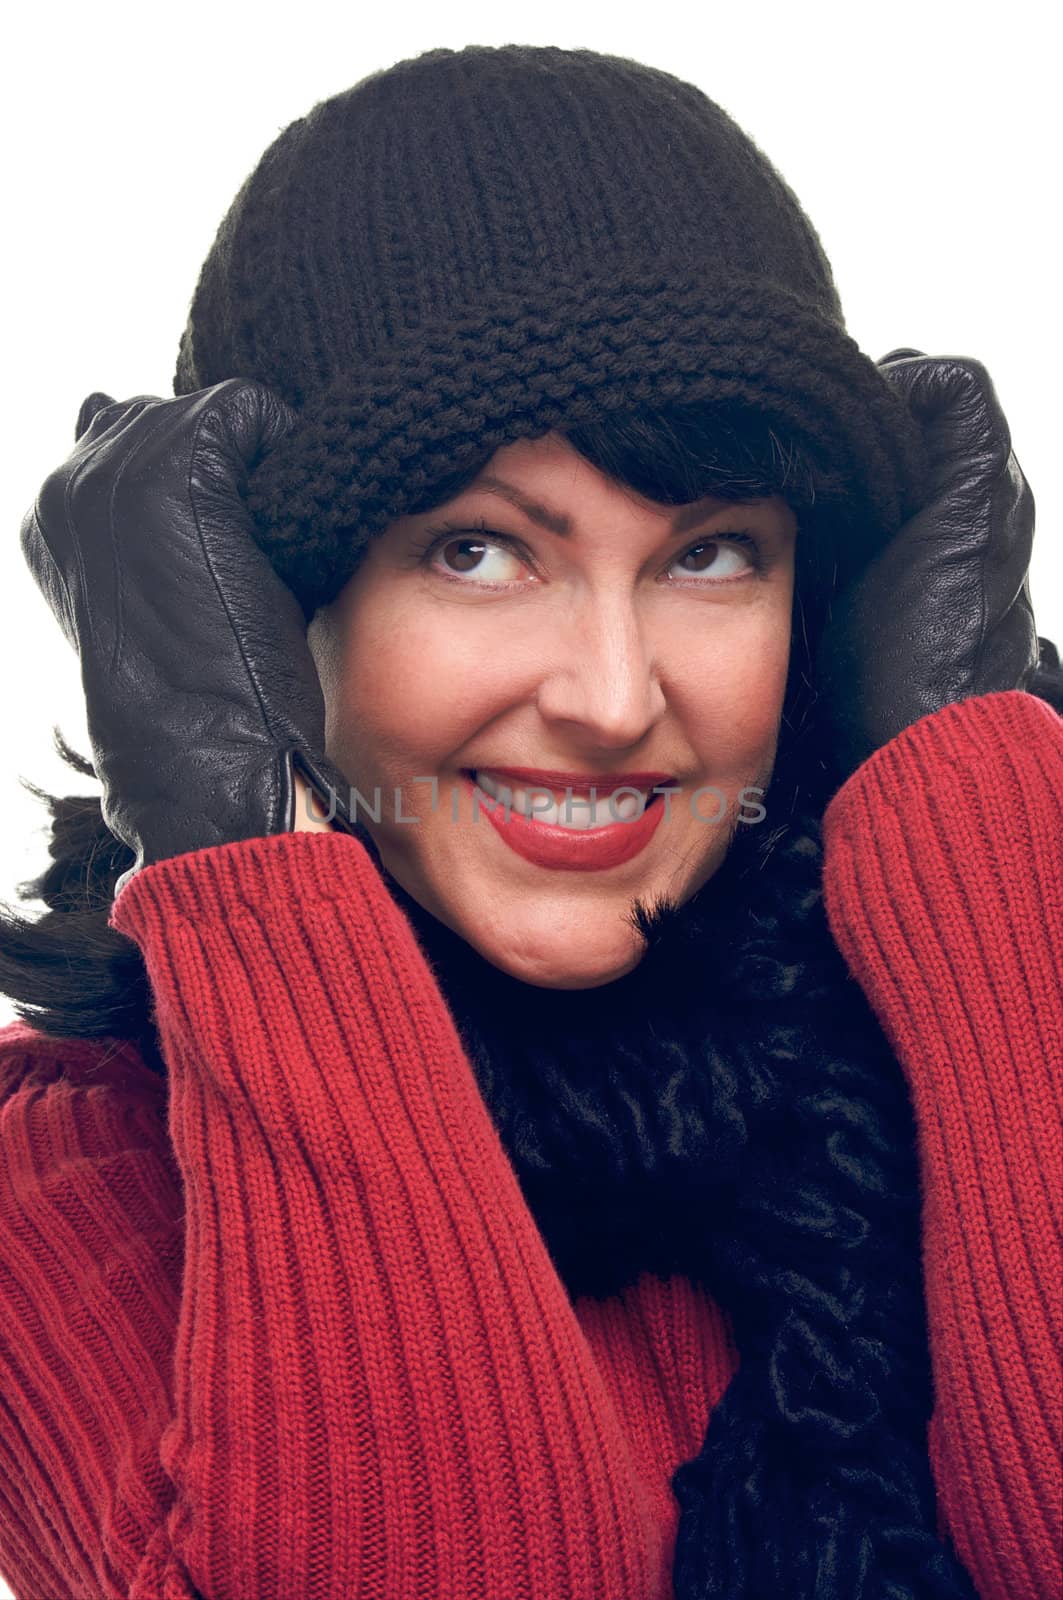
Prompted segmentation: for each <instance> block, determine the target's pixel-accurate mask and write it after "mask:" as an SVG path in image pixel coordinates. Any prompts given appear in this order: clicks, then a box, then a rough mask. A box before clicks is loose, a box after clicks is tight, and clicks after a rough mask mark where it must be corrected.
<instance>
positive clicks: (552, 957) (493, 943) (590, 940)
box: [458, 918, 644, 989]
mask: <svg viewBox="0 0 1063 1600" xmlns="http://www.w3.org/2000/svg"><path fill="white" fill-rule="evenodd" d="M618 921H619V922H620V925H619V928H618V929H615V930H609V929H606V928H604V927H601V926H599V927H597V928H588V929H581V928H579V927H573V926H570V927H568V928H567V929H565V930H564V931H562V930H561V928H560V926H559V925H558V924H555V925H554V926H553V928H552V930H548V931H545V932H543V933H542V934H538V935H537V934H535V933H531V932H522V931H521V930H516V929H511V930H508V931H507V937H505V938H499V937H495V936H494V932H493V930H492V932H491V933H490V934H487V935H486V936H485V933H484V928H483V926H482V924H481V925H478V926H475V927H468V926H464V925H463V926H462V927H461V928H459V930H458V931H459V932H460V933H461V935H462V937H463V938H464V939H465V940H466V941H467V943H469V944H471V945H472V946H473V947H474V948H475V949H476V950H477V951H478V952H479V953H480V955H481V956H483V958H484V960H485V961H489V962H490V963H491V965H492V966H493V967H498V968H499V969H500V970H501V971H502V972H507V973H508V974H509V975H510V977H512V978H517V979H519V981H520V982H521V983H528V984H533V985H534V986H535V987H537V988H540V989H596V988H599V987H600V986H601V985H602V984H606V983H613V982H614V981H615V980H616V979H617V978H623V977H625V976H626V975H627V973H629V972H631V971H633V970H634V968H635V967H637V966H638V964H639V962H640V961H641V960H642V957H643V954H644V945H643V941H642V939H641V938H640V937H639V936H638V935H637V934H636V933H635V931H634V929H632V928H630V927H628V926H626V925H625V924H624V923H623V922H622V921H620V919H619V918H618Z"/></svg>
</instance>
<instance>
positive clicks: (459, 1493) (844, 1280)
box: [0, 46, 1063, 1600]
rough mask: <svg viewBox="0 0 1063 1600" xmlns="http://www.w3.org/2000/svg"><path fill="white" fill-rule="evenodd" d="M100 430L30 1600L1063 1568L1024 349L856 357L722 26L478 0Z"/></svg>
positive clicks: (31, 1386)
mask: <svg viewBox="0 0 1063 1600" xmlns="http://www.w3.org/2000/svg"><path fill="white" fill-rule="evenodd" d="M77 431H78V443H77V448H76V449H75V452H74V454H73V455H72V457H71V458H70V460H69V461H68V462H67V463H66V464H65V465H64V466H63V467H62V468H60V469H59V470H58V471H57V472H56V473H55V474H53V475H52V477H51V478H50V479H49V480H48V482H47V483H46V484H45V486H44V488H43V490H42V492H41V495H40V496H39V497H38V500H37V502H36V505H35V507H34V510H33V511H32V512H31V513H30V514H29V515H28V516H27V519H26V523H25V524H24V528H23V548H24V550H25V553H26V556H27V559H28V560H29V563H30V565H31V568H32V570H33V572H34V575H35V577H36V578H37V581H38V582H39V584H40V585H41V587H42V589H43V590H44V592H45V594H46V595H47V597H48V599H49V601H50V603H51V605H52V608H53V610H54V612H55V614H56V616H57V618H58V620H59V621H60V624H61V625H62V626H63V628H64V630H65V632H66V633H67V636H68V637H69V638H70V640H71V642H72V643H73V644H74V645H75V647H76V648H77V649H78V651H79V654H80V657H81V663H82V674H83V679H84V683H85V691H86V702H87V707H88V717H89V730H90V737H91V740H92V747H93V769H94V770H95V772H96V773H97V775H98V776H99V778H100V781H101V785H102V790H103V795H102V801H101V803H100V805H99V806H97V807H95V808H94V809H93V808H92V807H90V806H89V805H88V803H87V802H82V803H81V804H80V805H79V804H77V803H76V802H73V801H66V802H62V801H55V802H53V816H54V819H55V822H54V832H53V856H54V858H55V859H54V861H53V864H52V866H51V868H50V869H49V870H48V872H46V873H45V874H44V875H43V876H42V878H41V880H40V882H39V885H38V886H36V887H37V888H38V889H39V892H41V893H42V894H43V895H44V897H45V899H46V901H47V902H48V904H49V906H50V908H51V909H50V911H49V914H48V915H47V916H46V917H45V918H44V919H43V920H42V922H41V923H40V924H39V925H37V924H30V923H28V922H25V921H20V920H19V919H16V918H10V919H9V920H8V923H7V924H6V932H5V944H4V949H5V957H4V969H3V970H4V978H5V983H6V986H7V989H8V992H9V993H11V994H12V995H13V996H15V997H16V998H17V999H18V1000H19V1002H20V1005H21V1007H22V1008H23V1009H22V1016H23V1018H24V1020H23V1021H21V1022H19V1023H17V1024H15V1025H13V1026H12V1027H10V1028H8V1029H7V1030H5V1031H4V1034H3V1052H2V1056H0V1059H2V1062H3V1070H4V1085H3V1101H2V1104H3V1107H4V1124H3V1138H2V1140H0V1151H2V1156H3V1161H2V1166H0V1171H2V1176H3V1187H2V1190H0V1193H2V1197H3V1203H2V1211H0V1215H2V1218H3V1227H2V1231H0V1239H2V1241H3V1248H2V1253H0V1263H2V1270H3V1283H4V1296H5V1318H4V1323H3V1332H2V1335H0V1356H2V1361H3V1376H4V1397H5V1406H4V1424H3V1430H2V1437H3V1442H4V1451H5V1460H6V1463H7V1468H8V1470H7V1472H6V1474H5V1496H4V1500H3V1517H2V1519H0V1538H2V1546H0V1570H3V1572H4V1573H5V1575H6V1576H7V1577H8V1580H9V1582H11V1583H12V1585H13V1587H14V1589H15V1592H16V1594H18V1595H20V1596H22V1595H33V1596H35V1597H41V1596H45V1595H48V1596H52V1595H55V1596H58V1595H61V1594H62V1595H66V1594H77V1595H90V1594H91V1595H97V1594H99V1595H108V1596H117V1595H122V1596H125V1595H128V1596H131V1597H136V1600H142V1597H147V1596H167V1597H176V1596H193V1595H199V1596H201V1597H203V1600H220V1597H222V1596H237V1595H239V1596H248V1595H254V1596H256V1597H263V1600H264V1597H267V1596H284V1597H285V1600H294V1597H297V1596H307V1597H315V1600H316V1597H325V1596H329V1597H331V1596H344V1597H350V1596H355V1595H359V1596H388V1597H400V1596H414V1595H417V1596H426V1597H427V1596H437V1595H438V1596H451V1595H460V1596H469V1597H472V1596H481V1597H486V1596H491V1597H498V1600H501V1597H503V1596H504V1597H506V1600H510V1597H512V1596H515V1595H527V1596H529V1597H532V1596H534V1597H540V1596H542V1597H547V1596H549V1597H550V1600H554V1597H556V1596H579V1597H583V1596H608V1597H609V1600H619V1597H621V1596H623V1597H637V1600H645V1597H646V1596H651V1595H652V1596H664V1595H671V1594H674V1595H675V1596H677V1597H693V1596H703V1595H710V1594H711V1595H719V1596H727V1597H734V1600H737V1597H740V1596H742V1597H746V1596H748V1597H753V1596H756V1597H762V1596H768V1595H770V1596H773V1597H774V1596H780V1597H786V1596H793V1597H795V1600H796V1597H798V1596H802V1597H804V1596H809V1597H811V1596H813V1595H815V1596H817V1597H825V1596H831V1597H834V1596H837V1597H841V1596H845V1597H847V1600H849V1597H861V1600H870V1597H872V1596H874V1597H878V1596H881V1597H883V1600H884V1597H886V1596H890V1597H900V1596H905V1597H908V1596H910V1597H913V1600H914V1597H917V1596H918V1597H919V1600H924V1597H930V1596H934V1597H938V1596H959V1595H964V1596H970V1595H972V1594H978V1595H980V1596H983V1597H994V1600H996V1597H1003V1596H1004V1595H1007V1596H1008V1597H1009V1600H1015V1597H1017V1596H1026V1597H1033V1596H1038V1597H1044V1596H1047V1595H1048V1594H1049V1593H1050V1592H1053V1587H1054V1585H1055V1583H1056V1581H1057V1579H1058V1576H1059V1565H1058V1555H1057V1553H1056V1550H1057V1546H1056V1540H1055V1533H1056V1529H1055V1527H1054V1526H1053V1517H1054V1516H1055V1515H1057V1513H1056V1510H1055V1507H1056V1505H1057V1503H1058V1498H1059V1493H1058V1491H1059V1482H1060V1473H1059V1466H1058V1455H1057V1453H1056V1451H1055V1448H1054V1438H1053V1433H1054V1430H1055V1431H1057V1432H1058V1406H1056V1404H1055V1388H1054V1380H1055V1364H1054V1358H1053V1346H1052V1327H1051V1326H1050V1312H1051V1310H1052V1309H1053V1306H1052V1305H1050V1303H1049V1302H1050V1288H1049V1285H1050V1283H1051V1282H1052V1274H1053V1271H1054V1270H1055V1268H1056V1267H1057V1266H1058V1237H1059V1231H1058V1218H1057V1216H1056V1214H1055V1212H1054V1211H1053V1196H1052V1191H1051V1186H1050V1182H1049V1180H1050V1177H1051V1175H1052V1172H1053V1170H1054V1169H1053V1163H1055V1164H1056V1165H1057V1166H1058V1155H1059V1143H1060V1137H1059V1121H1058V1113H1056V1114H1055V1116H1054V1115H1053V1096H1052V1092H1051V1090H1052V1079H1051V1067H1052V1060H1053V1057H1055V1059H1056V1060H1057V1061H1058V1053H1059V1043H1060V1038H1061V1034H1063V1018H1061V1014H1060V1003H1059V995H1058V988H1057V981H1056V976H1055V974H1056V972H1057V970H1058V957H1059V955H1060V900H1061V892H1063V882H1061V872H1060V861H1059V852H1058V840H1059V826H1060V815H1059V812H1060V805H1059V799H1058V794H1059V777H1060V768H1061V757H1063V724H1061V721H1060V717H1059V715H1058V709H1059V708H1060V707H1061V706H1063V700H1061V699H1060V677H1059V673H1058V670H1057V669H1058V660H1057V658H1056V657H1055V653H1054V650H1053V649H1052V647H1051V646H1050V645H1049V644H1048V643H1047V641H1041V642H1040V644H1041V649H1040V651H1039V648H1038V646H1039V641H1038V639H1037V635H1036V632H1035V630H1034V625H1033V617H1032V613H1031V609H1030V601H1029V593H1028V587H1027V583H1026V572H1027V568H1028V562H1029V554H1030V541H1031V537H1032V501H1031V498H1030V494H1029V490H1028V487H1027V485H1026V483H1025V480H1024V479H1023V477H1022V474H1021V473H1020V472H1019V470H1018V467H1017V465H1016V463H1015V461H1014V457H1013V456H1012V455H1011V454H1010V441H1009V439H1008V432H1007V425H1006V422H1005V421H1004V418H1003V417H1002V416H1001V414H1000V410H999V406H998V405H997V402H996V399H995V396H994V394H993V390H992V385H991V383H990V381H989V379H988V376H987V375H986V374H985V372H984V369H982V368H981V367H979V365H978V364H977V363H976V362H970V361H963V360H959V359H954V358H943V359H938V360H934V359H931V358H928V357H924V356H922V355H921V354H920V353H919V352H913V351H898V352H895V353H894V355H893V357H890V358H886V359H885V361H884V362H883V363H882V364H881V365H880V366H878V367H876V366H875V365H874V364H873V363H872V362H870V361H869V360H867V358H866V357H864V356H863V355H862V354H861V353H860V352H859V351H858V350H857V349H856V347H855V345H854V344H853V342H852V341H851V340H850V339H849V338H848V336H847V335H846V334H845V332H844V326H843V323H842V317H841V310H840V307H839V304H838V299H837V294H836V291H835V289H834V285H833V282H832V279H831V274H830V268H829V266H828V264H827V262H826V259H825V257H824V255H823V252H822V249H821V246H820V244H819V241H818V238H817V236H816V234H815V232H814V229H813V228H812V227H811V225H810V224H809V222H808V220H807V218H805V217H804V215H803V213H802V212H801V211H800V208H799V207H798V205H797V202H796V200H795V198H794V196H793V195H792V193H791V192H790V191H789V189H788V188H787V187H786V185H785V184H784V183H783V182H782V180H781V179H780V178H779V176H778V174H777V173H775V171H774V169H773V168H771V166H770V165H769V164H768V162H767V161H766V160H765V158H764V157H763V156H762V155H761V154H760V152H759V151H757V150H756V148H755V147H754V146H753V145H752V143H751V142H750V141H749V140H748V138H747V137H746V136H745V135H744V134H743V133H742V132H741V131H740V130H739V129H738V128H737V127H736V126H735V125H734V124H733V123H732V122H731V121H730V119H728V118H727V117H726V116H725V115H724V113H723V112H722V111H720V109H719V108H718V107H716V106H714V105H713V104H712V103H711V102H710V101H708V100H707V99H706V98H705V96H704V95H703V94H702V93H701V92H700V91H699V90H697V89H695V88H694V87H692V86H690V85H688V84H684V83H682V82H680V81H679V80H677V79H675V78H672V77H670V76H669V75H667V74H665V73H663V72H660V71H657V70H655V69H650V68H647V67H644V66H641V65H639V64H637V63H634V62H629V61H625V60H622V59H619V58H615V57H608V56H602V55H598V54H595V53H593V52H591V51H586V50H576V51H563V50H559V49H553V48H533V47H525V46H506V47H504V48H499V49H494V48H486V47H479V46H470V47H468V48H467V49H465V50H462V51H450V50H433V51H430V52H428V53H427V54H425V55H422V56H420V57H417V58H415V59H413V60H411V61H405V62H402V63H400V64H398V65H397V66H396V67H393V68H391V69H390V70H389V71H387V72H384V73H378V74H375V75H373V76H372V77H370V78H368V79H366V80H364V81H363V82H362V83H360V84H358V85H357V86H356V87H355V88H354V89H353V90H351V91H349V92H347V93H346V94H343V95H339V96H336V97H335V98H334V99H332V100H330V101H326V102H324V103H323V104H322V105H320V106H318V107H316V108H315V110H314V111H313V112H312V113H310V115H309V116H308V117H306V118H304V119H301V120H300V121H299V122H297V123H295V124H293V125H292V126H291V127H290V128H288V129H287V130H285V132H284V133H282V134H281V136H280V137H279V138H278V139H277V140H276V141H275V143H274V145H273V146H271V148H270V150H269V151H267V152H266V155H265V156H264V157H263V160H262V162H261V163H260V165H259V167H258V168H257V169H256V171H255V172H254V173H253V174H252V175H251V177H250V178H249V179H248V181H247V183H246V184H245V186H244V188H243V189H242V190H241V193H240V195H239V196H238V197H237V199H236V201H235V202H234V205H233V208H232V209H231V211H230V213H229V215H228V217H227V218H226V220H225V222H224V223H223V225H222V228H221V230H220V232H219V235H218V238H217V240H216V242H215V245H214V247H213V249H212V251H211V253H210V256H209V257H208V260H207V262H206V264H205V266H204V269H203V273H202V275H201V278H200V283H199V286H198V288H197V292H196V296H195V299H194V301H193V305H192V310H191V315H190V319H189V323H188V328H187V330H186V333H185V336H184V338H183V340H182V345H181V352H180V358H179V364H178V372H177V378H176V382H175V398H174V399H173V400H153V399H148V398H144V397H141V398H140V399H137V400H135V401H132V402H129V403H127V404H119V403H116V402H114V401H112V400H110V399H109V398H108V397H107V396H102V395H96V396H92V397H90V399H89V401H87V402H86V404H85V406H84V407H83V408H82V413H81V416H80V418H79V420H78V430H77ZM972 596H975V597H976V598H977V600H978V602H979V603H978V604H977V605H975V604H972V600H971V597H972ZM1039 656H1040V664H1039ZM75 760H76V758H75ZM85 765H87V764H85ZM507 779H508V780H509V781H508V782H507ZM592 785H594V786H595V788H596V789H597V790H598V793H597V794H592V793H591V786H592ZM536 786H538V788H537V787H536ZM544 786H545V787H544ZM313 796H316V797H317V802H318V804H317V805H314V804H312V803H311V801H312V797H313ZM625 797H626V798H625ZM666 806H667V807H668V809H667V810H666ZM535 811H539V812H541V815H540V816H539V817H538V818H537V817H536V816H535V815H534V812H535ZM1056 1327H1057V1331H1058V1318H1057V1322H1056Z"/></svg>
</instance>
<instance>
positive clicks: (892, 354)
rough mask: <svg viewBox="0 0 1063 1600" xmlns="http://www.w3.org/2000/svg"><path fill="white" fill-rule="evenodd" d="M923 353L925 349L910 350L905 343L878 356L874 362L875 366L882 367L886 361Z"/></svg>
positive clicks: (901, 359)
mask: <svg viewBox="0 0 1063 1600" xmlns="http://www.w3.org/2000/svg"><path fill="white" fill-rule="evenodd" d="M925 355H926V351H925V350H910V349H908V347H907V346H906V345H901V346H900V347H899V348H898V349H896V350H890V351H889V352H888V354H886V355H884V356H879V358H878V360H877V361H876V362H875V365H876V367H884V366H885V365H886V363H887V361H904V360H906V359H907V358H908V357H909V356H925Z"/></svg>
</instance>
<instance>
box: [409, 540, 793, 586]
mask: <svg viewBox="0 0 1063 1600" xmlns="http://www.w3.org/2000/svg"><path fill="white" fill-rule="evenodd" d="M424 560H425V561H426V562H427V564H428V566H429V569H430V570H432V571H434V572H436V573H437V574H438V575H439V576H440V577H443V578H446V579H448V580H450V581H452V582H455V583H465V584H466V586H467V587H471V588H475V587H477V586H480V587H483V588H499V589H502V588H508V587H510V586H511V585H512V583H513V582H514V581H515V580H519V578H520V574H521V571H522V570H525V571H526V570H527V569H528V566H529V563H528V562H527V561H524V560H522V559H521V557H520V556H519V555H518V554H517V552H516V551H515V550H513V549H511V548H510V544H509V541H508V540H507V539H506V538H505V537H504V536H502V535H498V534H495V535H491V534H489V533H488V532H487V531H486V530H483V531H481V529H480V528H479V526H478V527H477V528H476V529H475V531H474V530H471V529H470V530H469V531H468V532H461V531H458V530H455V529H453V528H444V529H442V530H440V529H436V530H435V532H434V535H431V536H430V543H429V545H428V547H427V549H426V550H425V551H424ZM684 563H690V565H686V566H683V565H682V564H684ZM672 567H673V568H674V567H682V577H683V579H686V580H689V582H688V586H689V583H693V584H694V585H695V586H697V587H701V588H713V587H718V586H719V585H721V584H725V583H731V582H734V581H736V580H740V579H741V578H743V577H744V576H745V575H746V574H747V573H749V572H753V573H758V572H760V571H762V570H763V567H764V561H763V552H762V551H761V547H760V545H759V544H758V542H757V540H756V539H754V538H753V537H752V536H751V535H750V534H749V533H747V532H745V531H744V530H741V531H740V530H738V529H733V530H732V529H728V530H726V531H724V532H721V533H714V534H713V535H712V536H711V538H706V539H700V540H698V542H697V543H696V544H693V545H690V546H689V547H688V548H687V549H686V550H684V551H683V552H682V554H681V555H679V556H677V557H676V558H675V560H674V561H673V562H672ZM699 580H701V581H700V582H699Z"/></svg>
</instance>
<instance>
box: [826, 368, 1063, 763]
mask: <svg viewBox="0 0 1063 1600" xmlns="http://www.w3.org/2000/svg"><path fill="white" fill-rule="evenodd" d="M878 364H879V366H880V367H881V368H882V370H883V373H884V374H885V376H886V378H887V379H888V381H889V382H890V383H891V384H893V385H894V386H895V387H896V388H897V389H899V390H900V392H901V394H902V396H903V397H904V398H905V400H906V401H907V403H908V406H909V408H910V410H911V412H912V414H913V415H914V417H915V418H916V420H917V421H918V422H919V423H920V424H921V426H922V427H923V430H924V432H925V436H926V441H927V447H928V451H929V455H930V470H931V490H930V494H929V497H928V499H927V503H926V505H925V506H924V507H923V508H922V509H921V510H920V511H919V512H918V513H917V514H916V515H915V516H914V517H912V518H911V519H910V520H909V521H908V522H907V523H905V525H904V526H903V527H902V528H901V529H900V531H899V532H898V533H897V535H896V536H895V538H893V539H892V540H891V542H890V543H889V545H888V546H887V547H886V549H885V550H883V551H882V553H881V554H880V555H879V556H877V557H876V559H875V560H874V561H873V562H872V563H871V565H870V566H869V567H868V568H867V569H866V570H865V572H863V573H862V574H861V576H860V578H859V579H858V580H856V582H855V583H853V584H852V585H851V587H850V588H849V589H848V590H847V591H845V592H843V593H842V594H841V595H839V596H838V598H837V600H836V601H835V603H834V605H833V607H832V611H831V619H830V622H829V624H828V626H827V628H826V629H825V631H824V634H823V636H822V639H821V643H820V646H819V650H818V653H817V677H818V681H819V684H820V688H821V693H822V695H823V705H824V711H825V713H826V717H827V723H828V727H829V730H830V734H831V745H832V750H833V754H834V756H835V759H836V762H837V768H838V774H839V776H840V778H842V779H844V778H846V777H848V776H849V775H850V774H851V773H852V772H854V771H855V769H856V768H857V767H858V766H860V764H861V763H862V762H863V761H864V760H866V758H867V757H868V756H869V755H871V753H872V752H873V751H874V750H876V749H878V748H879V746H880V745H884V744H886V743H888V742H889V740H890V739H892V738H894V736H895V735H896V734H898V733H900V732H901V731H902V730H903V729H904V728H906V727H908V726H909V725H910V724H911V723H913V722H917V721H918V720H919V718H920V717H924V716H926V715H928V714H929V713H930V712H933V711H938V710H940V709H941V707H942V706H944V705H948V704H950V703H951V702H953V701H956V700H966V699H968V698H969V697H970V696H972V695H981V694H989V693H991V692H992V691H994V690H1002V689H1022V688H1025V686H1026V684H1027V682H1028V680H1029V678H1030V676H1031V674H1032V673H1033V672H1034V670H1035V669H1036V667H1037V663H1038V638H1037V631H1036V628H1035V625H1034V618H1033V609H1032V606H1031V602H1030V591H1029V584H1028V576H1027V574H1028V570H1029V565H1030V553H1031V549H1032V546H1033V532H1034V501H1033V495H1032V493H1031V491H1030V486H1029V484H1028V483H1027V482H1026V479H1025V478H1024V477H1023V474H1022V471H1021V469H1020V467H1019V464H1018V462H1017V461H1016V459H1015V455H1014V452H1013V451H1012V448H1011V434H1010V432H1009V429H1008V424H1007V421H1006V420H1005V417H1004V413H1003V412H1002V411H1001V409H1000V402H999V401H998V399H997V397H996V393H995V392H994V389H993V383H992V380H991V379H990V377H989V374H988V372H987V371H986V370H985V368H984V367H983V366H981V365H980V363H979V362H977V361H972V360H967V359H965V358H963V357H960V356H927V355H924V354H923V353H922V352H921V351H919V350H894V351H891V352H890V354H889V355H887V356H884V357H883V358H882V360H881V361H880V362H879V363H878Z"/></svg>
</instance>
